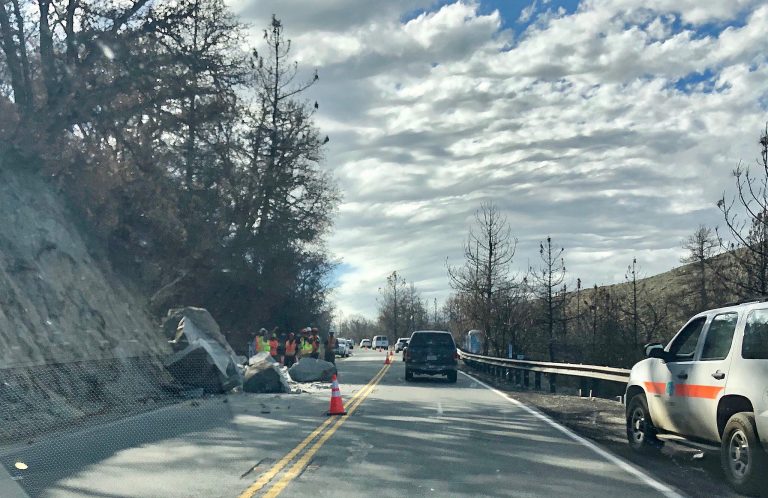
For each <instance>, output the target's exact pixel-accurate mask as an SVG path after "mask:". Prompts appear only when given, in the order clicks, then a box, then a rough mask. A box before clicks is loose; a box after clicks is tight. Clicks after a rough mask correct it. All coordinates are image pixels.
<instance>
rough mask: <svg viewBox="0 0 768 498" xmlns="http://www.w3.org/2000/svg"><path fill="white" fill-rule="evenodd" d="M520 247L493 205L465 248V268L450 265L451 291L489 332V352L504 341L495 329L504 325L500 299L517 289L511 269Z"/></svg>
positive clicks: (485, 208) (479, 214) (483, 211)
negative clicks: (497, 343)
mask: <svg viewBox="0 0 768 498" xmlns="http://www.w3.org/2000/svg"><path fill="white" fill-rule="evenodd" d="M516 247H517V239H515V238H513V237H512V234H511V230H510V228H509V226H508V224H507V219H506V217H505V216H503V215H502V214H501V213H500V212H499V210H498V209H497V208H496V206H495V205H494V204H493V203H483V204H481V205H480V209H478V210H477V211H476V212H475V226H474V227H472V228H470V231H469V235H468V237H467V241H466V243H465V244H464V264H463V265H461V266H458V267H452V266H450V265H448V277H449V279H450V284H451V288H453V289H454V290H455V291H457V292H458V293H459V294H461V295H463V296H465V299H466V301H465V302H467V303H468V304H470V309H469V313H470V315H471V317H472V318H473V319H474V320H476V321H477V322H478V324H479V325H480V327H481V328H482V330H483V331H484V332H485V335H486V338H487V340H486V341H485V344H486V348H487V347H488V344H489V343H490V342H494V341H496V342H498V341H499V339H500V338H499V335H500V332H501V331H500V330H497V329H496V328H494V324H497V323H500V320H499V315H500V313H499V307H498V304H499V299H498V297H499V295H500V294H503V293H504V292H507V291H509V290H510V289H512V288H513V287H514V282H513V279H512V277H511V275H510V272H511V270H510V266H511V264H512V260H513V258H514V256H515V250H516Z"/></svg>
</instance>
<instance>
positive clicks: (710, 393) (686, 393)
mask: <svg viewBox="0 0 768 498" xmlns="http://www.w3.org/2000/svg"><path fill="white" fill-rule="evenodd" d="M722 390H723V388H722V387H720V386H700V385H696V384H675V396H683V397H686V398H705V399H715V398H717V395H718V394H720V391H722Z"/></svg>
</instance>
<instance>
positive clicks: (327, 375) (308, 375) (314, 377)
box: [288, 358, 336, 382]
mask: <svg viewBox="0 0 768 498" xmlns="http://www.w3.org/2000/svg"><path fill="white" fill-rule="evenodd" d="M335 373H336V365H334V364H333V363H331V362H329V361H324V360H316V359H314V358H302V359H301V360H299V362H298V363H296V364H295V365H293V366H292V367H291V368H289V369H288V375H290V376H291V379H293V380H295V381H296V382H316V381H323V382H329V381H330V380H331V377H332V376H333V374H335Z"/></svg>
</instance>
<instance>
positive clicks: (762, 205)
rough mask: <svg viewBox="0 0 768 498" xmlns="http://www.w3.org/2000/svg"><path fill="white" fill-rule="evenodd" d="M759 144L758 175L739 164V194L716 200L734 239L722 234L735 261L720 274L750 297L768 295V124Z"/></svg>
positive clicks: (722, 242)
mask: <svg viewBox="0 0 768 498" xmlns="http://www.w3.org/2000/svg"><path fill="white" fill-rule="evenodd" d="M759 144H760V158H759V159H758V160H757V169H758V173H757V175H754V174H752V171H751V170H750V168H749V167H742V166H741V164H740V165H739V166H737V168H736V169H735V170H734V171H733V176H734V178H735V180H736V190H737V193H736V196H735V197H734V198H733V199H732V200H731V201H730V202H726V200H725V194H723V196H722V197H721V198H720V200H719V201H718V202H717V206H718V208H720V211H721V212H722V214H723V218H724V220H725V224H726V227H727V230H728V234H729V235H730V236H731V238H732V239H733V240H732V241H730V242H727V241H724V240H723V239H722V237H720V241H721V246H722V247H723V248H724V249H726V250H727V251H729V252H730V256H731V257H732V258H733V264H731V265H729V266H730V267H729V268H728V269H727V270H726V271H723V272H721V273H720V275H721V276H722V277H723V278H725V279H727V281H728V283H729V284H730V285H731V287H732V290H733V292H734V293H736V294H737V295H738V296H739V297H747V298H749V297H756V296H765V295H768V124H766V128H765V130H764V131H763V132H762V133H761V135H760V140H759ZM735 206H738V210H734V207H735ZM739 211H742V212H741V213H739ZM718 235H719V234H718Z"/></svg>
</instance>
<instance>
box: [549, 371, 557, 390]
mask: <svg viewBox="0 0 768 498" xmlns="http://www.w3.org/2000/svg"><path fill="white" fill-rule="evenodd" d="M556 384H557V374H549V392H551V393H552V394H554V393H556V392H557V387H556Z"/></svg>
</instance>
